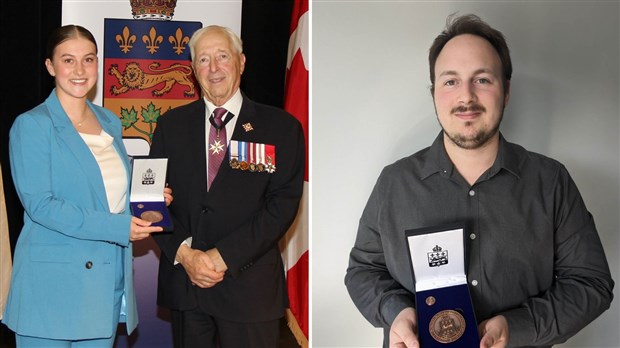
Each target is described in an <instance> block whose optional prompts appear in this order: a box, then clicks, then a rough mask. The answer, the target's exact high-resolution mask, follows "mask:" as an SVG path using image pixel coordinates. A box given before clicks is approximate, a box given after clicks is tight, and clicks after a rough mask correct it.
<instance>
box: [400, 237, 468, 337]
mask: <svg viewBox="0 0 620 348" xmlns="http://www.w3.org/2000/svg"><path fill="white" fill-rule="evenodd" d="M464 232H465V229H464V227H463V226H462V225H445V226H437V227H430V228H422V229H414V230H407V231H405V235H406V238H407V245H408V249H407V250H408V251H409V259H410V260H411V270H412V274H413V277H414V281H415V292H416V294H415V301H416V314H417V317H418V318H417V319H418V339H419V341H420V347H422V348H435V347H478V346H479V344H480V338H479V336H478V327H477V322H476V317H475V312H474V309H473V305H472V302H471V297H470V295H469V289H468V287H467V277H466V275H465V243H464V241H465V239H464Z"/></svg>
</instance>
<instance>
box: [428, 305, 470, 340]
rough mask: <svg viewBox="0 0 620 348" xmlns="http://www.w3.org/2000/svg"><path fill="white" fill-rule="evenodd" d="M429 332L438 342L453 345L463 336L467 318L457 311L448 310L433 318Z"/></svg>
mask: <svg viewBox="0 0 620 348" xmlns="http://www.w3.org/2000/svg"><path fill="white" fill-rule="evenodd" d="M428 330H429V331H430V333H431V336H433V338H434V339H435V340H436V341H437V342H440V343H452V342H454V341H456V340H458V339H459V338H461V336H463V333H464V332H465V318H463V316H462V315H461V313H459V312H457V311H454V310H451V309H446V310H443V311H441V312H439V313H437V314H435V315H434V316H433V318H432V319H431V323H430V324H429V325H428Z"/></svg>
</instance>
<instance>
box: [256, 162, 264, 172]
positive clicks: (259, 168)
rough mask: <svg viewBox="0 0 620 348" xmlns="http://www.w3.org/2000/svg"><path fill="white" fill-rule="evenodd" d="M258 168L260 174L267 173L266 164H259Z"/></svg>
mask: <svg viewBox="0 0 620 348" xmlns="http://www.w3.org/2000/svg"><path fill="white" fill-rule="evenodd" d="M257 167H258V168H257V169H258V171H259V172H264V171H265V165H264V164H262V163H259V164H258V166H257Z"/></svg>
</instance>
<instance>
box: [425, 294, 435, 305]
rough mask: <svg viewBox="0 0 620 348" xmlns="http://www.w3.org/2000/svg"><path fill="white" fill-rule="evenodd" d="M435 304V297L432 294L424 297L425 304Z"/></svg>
mask: <svg viewBox="0 0 620 348" xmlns="http://www.w3.org/2000/svg"><path fill="white" fill-rule="evenodd" d="M434 304H435V298H434V297H433V296H429V297H427V298H426V305H427V306H432V305H434Z"/></svg>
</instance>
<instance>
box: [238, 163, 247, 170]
mask: <svg viewBox="0 0 620 348" xmlns="http://www.w3.org/2000/svg"><path fill="white" fill-rule="evenodd" d="M239 166H240V167H241V170H248V168H249V167H250V165H249V164H248V162H246V161H242V162H241V163H239Z"/></svg>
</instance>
